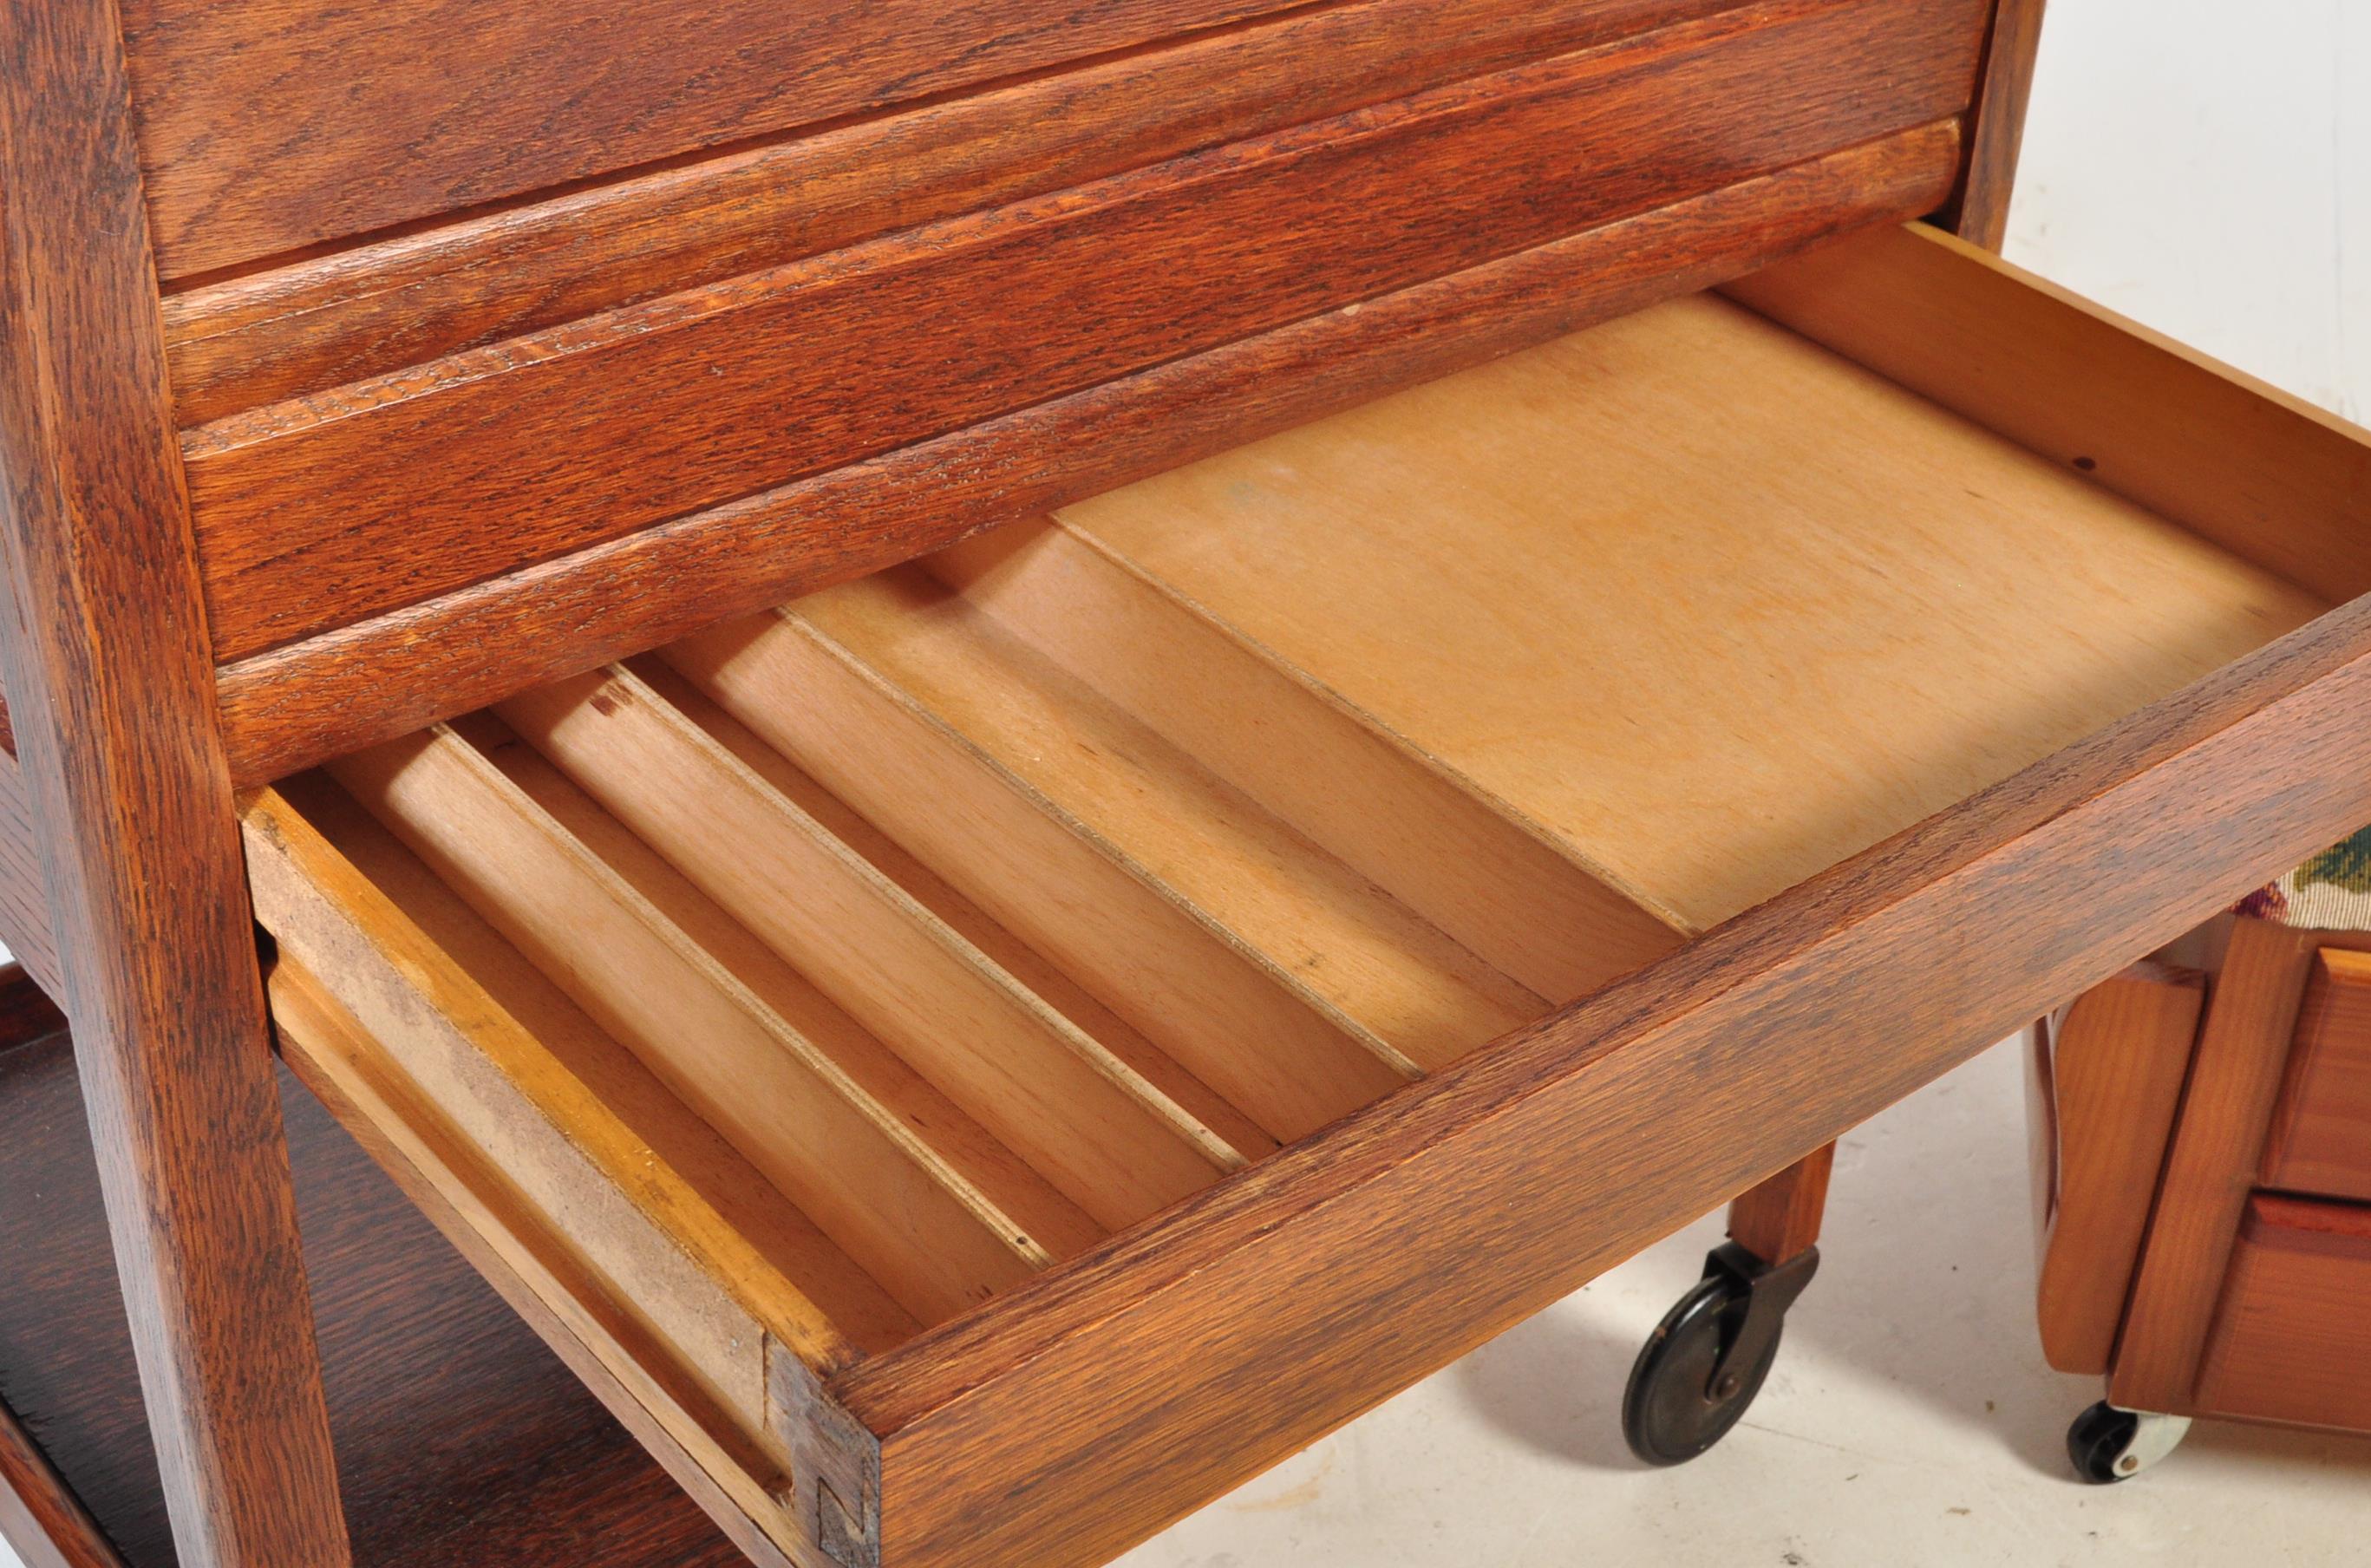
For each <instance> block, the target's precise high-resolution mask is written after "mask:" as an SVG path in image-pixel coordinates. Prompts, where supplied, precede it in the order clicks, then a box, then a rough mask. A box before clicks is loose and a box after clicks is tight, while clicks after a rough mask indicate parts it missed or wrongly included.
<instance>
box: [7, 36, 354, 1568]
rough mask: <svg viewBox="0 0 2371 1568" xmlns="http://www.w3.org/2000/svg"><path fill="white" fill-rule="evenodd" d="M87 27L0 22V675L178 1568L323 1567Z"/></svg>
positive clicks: (206, 766) (227, 797)
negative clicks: (1, 588) (2, 594)
mask: <svg viewBox="0 0 2371 1568" xmlns="http://www.w3.org/2000/svg"><path fill="white" fill-rule="evenodd" d="M121 50H122V40H121V36H120V33H119V31H118V27H117V20H116V16H115V11H114V7H113V6H112V5H110V4H104V3H91V4H77V5H71V6H6V7H5V8H0V60H5V61H6V62H7V68H6V70H5V71H0V190H5V191H6V199H5V202H0V345H5V347H0V567H5V575H6V584H7V594H6V600H7V603H6V606H5V608H0V616H5V622H0V673H4V674H5V683H6V688H7V690H8V692H9V693H10V695H11V696H12V697H13V698H15V713H14V717H15V721H16V730H17V734H16V739H17V755H18V758H19V760H20V762H21V764H22V774H23V780H24V785H25V791H24V793H25V797H26V801H27V804H28V806H29V816H30V818H31V820H32V821H33V822H35V823H38V824H40V834H39V851H40V859H41V863H42V870H43V882H44V885H45V887H46V889H47V892H48V904H49V908H50V912H51V917H52V918H51V922H50V930H51V935H52V939H53V940H54V942H55V950H56V952H57V956H58V960H59V969H60V972H61V974H60V977H61V979H62V980H63V982H64V986H63V989H64V998H65V1001H66V1004H67V1010H68V1012H69V1013H70V1014H71V1015H72V1016H73V1018H74V1020H75V1027H76V1030H77V1032H78V1038H77V1040H76V1046H77V1049H76V1053H75V1054H76V1058H77V1061H78V1063H79V1066H80V1069H81V1073H82V1078H83V1083H84V1089H85V1092H86V1095H87V1101H88V1109H89V1114H90V1120H91V1126H92V1130H93V1138H94V1142H95V1143H96V1145H97V1147H98V1156H99V1170H100V1176H101V1182H102V1184H103V1186H104V1189H105V1192H106V1195H107V1205H108V1212H109V1215H110V1219H111V1220H112V1222H113V1235H114V1239H115V1245H116V1251H117V1257H118V1260H119V1263H120V1268H121V1280H122V1284H123V1288H124V1294H125V1297H126V1300H127V1302H128V1304H129V1308H130V1312H131V1321H132V1324H133V1343H134V1346H135V1348H136V1352H137V1355H138V1360H139V1365H140V1373H141V1378H142V1384H143V1387H144V1388H145V1391H146V1394H147V1401H148V1407H149V1411H150V1413H151V1416H152V1418H153V1424H154V1426H155V1429H156V1443H157V1454H158V1458H159V1461H160V1462H161V1465H162V1467H163V1473H164V1476H165V1484H166V1490H167V1493H168V1496H169V1498H170V1499H171V1503H172V1507H173V1519H174V1528H175V1532H176V1535H177V1538H178V1541H179V1552H180V1559H181V1562H182V1563H183V1564H184V1565H185V1568H217V1565H221V1568H270V1565H274V1564H284V1565H286V1568H334V1565H337V1564H341V1563H343V1562H346V1561H347V1548H346V1540H345V1526H344V1520H343V1517H342V1516H341V1513H340V1510H339V1501H338V1484H337V1476H336V1470H335V1465H334V1462H333V1459H332V1457H331V1453H330V1429H329V1420H328V1412H327V1408H326V1406H325V1404H324V1402H323V1397H322V1391H321V1378H320V1366H319V1361H318V1357H317V1355H316V1353H315V1347H314V1339H313V1318H312V1312H311V1309H310V1306H309V1305H308V1302H307V1298H306V1286H305V1277H304V1271H303V1266H302V1260H301V1258H300V1256H299V1252H298V1246H297V1237H296V1213H295V1202H294V1200H293V1198H292V1197H291V1195H290V1192H289V1185H288V1181H289V1177H288V1155H287V1149H286V1146H285V1144H284V1142H283V1136H282V1130H281V1118H280V1104H279V1101H278V1098H277V1096H276V1095H275V1093H274V1091H273V1085H272V1057H271V1053H270V1048H269V1040H268V1036H267V1033H266V1029H265V1023H264V1014H263V995H262V987H261V985H260V981H259V979H258V976H257V972H256V957H255V936H254V928H253V926H252V924H251V923H250V920H249V914H248V905H247V889H246V881H245V877H244V874H243V872H242V870H241V868H240V864H239V851H238V838H237V824H236V823H235V822H234V821H233V819H232V815H231V790H230V777H229V770H228V767H227V766H226V762H225V758H224V755H223V750H222V745H221V741H220V738H219V736H218V735H217V733H216V730H215V722H214V672H213V664H212V661H211V660H210V659H209V658H208V657H207V654H206V648H207V633H206V627H205V621H204V617H203V616H202V613H201V609H200V600H199V590H198V578H197V571H196V568H195V564H194V561H193V559H192V556H191V536H190V532H189V522H188V508H187V503H186V498H185V496H184V494H183V490H182V483H181V471H180V464H179V453H178V451H177V450H176V447H175V444H174V440H173V432H172V421H171V417H170V404H169V395H168V391H167V389H166V382H165V365H164V340H163V332H162V329H161V327H160V325H159V321H158V317H157V302H156V277H155V274H154V271H152V269H151V264H150V259H149V251H148V231H147V228H146V225H145V212H144V202H143V196H142V191H141V187H140V180H139V172H138V169H137V167H136V166H135V164H134V162H133V148H132V145H131V128H130V121H129V119H128V115H127V108H126V87H125V82H124V77H123V61H122V54H121Z"/></svg>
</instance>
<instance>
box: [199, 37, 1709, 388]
mask: <svg viewBox="0 0 2371 1568" xmlns="http://www.w3.org/2000/svg"><path fill="white" fill-rule="evenodd" d="M1732 4H1734V0H1547V3H1542V0H1349V3H1347V4H1340V5H1333V6H1320V7H1317V8H1315V9H1301V10H1297V11H1291V12H1288V13H1286V14H1284V15H1281V16H1278V17H1272V18H1262V19H1261V20H1260V21H1259V23H1258V24H1257V25H1255V26H1250V27H1243V28H1227V29H1219V30H1216V31H1212V32H1205V33H1199V34H1196V35H1193V36H1192V37H1189V38H1186V39H1183V40H1176V41H1175V42H1174V43H1165V44H1163V45H1162V47H1159V48H1154V49H1148V50H1139V51H1133V52H1128V53H1125V54H1121V55H1117V56H1115V57H1111V58H1106V59H1103V60H1099V61H1095V62H1093V63H1087V64H1084V65H1081V66H1079V67H1077V68H1075V69H1070V70H1065V71H1059V72H1054V73H1050V74H1046V75H1034V76H1029V77H1025V78H1024V79H1022V80H1019V81H1015V82H1011V83H1007V84H1003V85H1000V86H992V87H990V88H988V89H986V90H983V91H980V92H977V93H972V94H968V95H966V96H963V97H957V98H941V99H937V100H933V101H931V102H930V103H927V104H923V105H920V106H917V107H913V108H910V109H906V110H896V111H893V112H889V113H885V114H881V115H876V116H871V117H866V118H861V119H858V120H855V121H850V122H848V123H845V124H841V125H838V126H834V127H831V128H827V129H826V130H822V131H818V132H815V133H811V134H804V135H797V136H793V137H792V138H790V139H788V140H784V141H777V142H769V143H766V144H761V145H758V146H756V147H750V148H745V149H739V150H734V151H728V152H724V153H722V154H720V155H718V156H714V157H710V158H703V159H701V160H700V161H697V162H694V163H689V164H681V163H677V164H670V165H667V166H665V167H662V168H659V169H656V170H653V171H651V172H648V173H644V174H641V175H636V176H632V177H629V178H623V179H616V180H613V181H610V182H608V183H606V184H601V185H596V186H595V187H593V188H591V189H589V190H573V191H569V192H566V193H563V194H561V195H558V196H552V197H549V198H546V199H543V200H538V201H535V202H529V203H527V204H526V205H523V206H507V207H504V208H502V209H500V210H498V211H495V212H492V213H483V214H481V215H480V216H477V217H474V218H464V219H461V220H459V221H457V222H453V223H446V224H439V225H434V226H432V227H429V228H425V229H422V230H418V231H416V232H408V233H404V234H401V235H399V236H393V237H390V238H387V239H383V240H379V241H376V242H373V243H368V244H363V245H357V246H353V247H351V248H345V249H341V250H337V251H334V252H332V253H330V254H328V255H324V256H320V257H317V258H314V259H309V260H306V261H301V262H298V263H295V264H294V265H290V266H285V267H277V268H272V269H270V270H267V271H254V272H244V273H240V274H238V275H237V276H233V277H230V278H226V279H222V280H219V281H216V282H210V283H203V284H201V285H199V286H195V287H191V288H189V289H187V290H184V291H182V292H180V293H179V294H174V295H172V296H170V297H169V298H168V299H167V301H166V304H165V327H166V333H167V337H168V340H169V342H170V344H171V349H172V364H173V391H174V397H175V399H176V402H177V404H178V406H179V410H180V417H181V421H182V423H183V424H185V425H191V424H202V423H206V422H210V421H214V420H217V419H220V418H222V417H223V416H224V415H226V414H233V413H237V412H239V411H241V410H242V409H251V408H257V407H260V406H261V405H263V404H267V403H274V402H280V401H283V400H285V399H287V398H294V397H297V396H300V395H302V394H305V393H309V392H318V391H321V390H324V389H326V388H328V387H331V386H338V385H339V384H341V383H342V382H348V381H355V380H360V379H362V378H364V377H365V376H369V375H377V374H380V373H382V372H386V371H389V370H396V369H400V368H401V367H402V366H404V365H407V364H419V363H425V362H427V361H430V360H434V359H436V358H438V357H439V356H441V355H445V354H449V353H454V352H458V351H460V350H462V349H467V348H473V347H476V346H478V345H480V344H482V343H489V342H493V341H496V340H501V339H503V338H511V337H516V336H518V335H520V334H522V333H526V332H531V331H534V330H536V329H539V328H544V327H550V326H554V325H557V324H559V323H561V322H563V321H569V320H573V319H574V318H576V317H583V316H588V315H591V314H592V313H594V312H595V311H597V310H606V309H610V308H614V307H616V306H620V305H627V304H630V303H632V302H634V301H635V300H639V299H645V298H649V297H651V296H653V295H654V294H667V293H673V292H676V291H678V290H682V289H686V288H690V287H693V286H695V285H698V284H701V283H710V282H718V281H721V280H723V279H725V278H729V277H734V276H736V275H738V274H740V273H744V272H752V271H758V270H759V269H761V268H766V267H772V266H779V265H781V263H783V262H785V261H791V260H794V259H797V258H799V257H801V256H811V255H815V254H816V253H818V252H822V251H827V250H830V249H833V248H837V247H839V246H844V245H849V244H852V243H854V242H855V241H857V240H860V239H864V238H868V237H871V236H876V235H881V234H886V233H890V232H892V231H894V230H897V229H904V228H910V227H912V226H914V225H917V224H921V223H927V222H930V221H931V220H933V219H938V218H944V217H950V216H953V215H954V214H955V213H964V212H972V211H976V210H977V209H979V208H981V207H985V206H990V205H994V204H996V203H999V202H1010V201H1012V200H1014V199H1016V198H1018V197H1021V196H1024V195H1028V194H1030V193H1032V192H1037V191H1047V190H1060V189H1062V188H1063V187H1065V186H1070V185H1076V184H1079V183H1081V182H1082V181H1085V180H1090V179H1100V178H1102V177H1104V176H1105V175H1110V174H1116V173H1118V172H1120V171H1121V170H1124V169H1128V168H1133V167H1139V166H1141V165H1144V164H1149V163H1153V162H1157V161H1159V160H1160V159H1162V158H1166V157H1174V156H1177V155H1179V154H1181V153H1185V152H1190V151H1192V150H1194V149H1195V148H1197V147H1204V146H1211V145H1215V144H1219V143H1222V142H1228V141H1236V140H1241V139H1242V138H1243V137H1245V136H1252V135H1256V134H1259V133H1263V132H1269V131H1275V130H1278V129H1280V128H1282V127H1284V126H1287V125H1291V124H1296V123H1298V122H1300V121H1307V120H1312V119H1317V118H1321V117H1323V116H1325V115H1328V114H1336V113H1339V112H1341V111H1343V110H1349V109H1354V108H1356V107H1358V106H1359V105H1360V104H1364V103H1372V102H1376V101H1379V100H1382V99H1386V98H1394V97H1397V96H1400V95H1403V94H1405V93H1409V92H1413V91H1416V90H1417V89H1418V88H1421V87H1423V86H1428V85H1431V84H1435V83H1439V82H1444V81H1449V80H1452V79H1454V78H1456V77H1458V76H1461V75H1480V74H1483V73H1486V72H1490V71H1496V70H1503V69H1505V68H1507V67H1508V66H1510V65H1514V64H1518V63H1521V62H1523V61H1525V60H1535V59H1541V58H1544V57H1547V56H1550V55H1554V54H1556V53H1560V52H1568V51H1571V50H1576V49H1581V48H1585V47H1588V46H1590V45H1592V44H1598V43H1602V42H1605V41H1607V40H1613V39H1618V38H1623V37H1625V36H1627V35H1629V34H1632V33H1636V32H1638V31H1641V30H1643V29H1647V28H1648V27H1651V26H1657V25H1662V24H1666V23H1670V22H1674V21H1680V20H1684V19H1686V18H1687V17H1691V16H1699V15H1704V14H1707V13H1710V12H1713V11H1717V10H1720V9H1723V8H1725V7H1726V6H1729V5H1732ZM1317 60H1322V61H1323V62H1324V72H1323V73H1322V74H1320V75H1313V74H1312V72H1311V70H1310V63H1311V62H1312V61H1317Z"/></svg>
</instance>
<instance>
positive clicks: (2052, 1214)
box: [2031, 963, 2206, 1374]
mask: <svg viewBox="0 0 2371 1568" xmlns="http://www.w3.org/2000/svg"><path fill="white" fill-rule="evenodd" d="M2205 994H2206V984H2205V978H2204V976H2203V975H2201V974H2197V973H2196V972H2194V971H2190V970H2177V969H2173V968H2170V967H2169V966H2167V965H2163V964H2157V963H2140V964H2135V965H2134V966H2133V967H2132V968H2130V969H2127V970H2125V971H2124V972H2122V974H2117V975H2115V976H2113V977H2112V978H2111V979H2108V980H2105V981H2102V982H2101V983H2100V984H2099V985H2097V986H2092V987H2091V988H2090V989H2089V990H2088V991H2086V992H2084V993H2083V995H2082V996H2081V997H2078V998H2076V1001H2075V1003H2074V1005H2073V1006H2072V1007H2070V1008H2069V1009H2067V1010H2066V1013H2065V1016H2064V1018H2063V1019H2061V1020H2059V1021H2058V1022H2057V1023H2056V1024H2055V1026H2054V1027H2053V1028H2052V1030H2051V1032H2050V1045H2049V1055H2048V1059H2047V1067H2048V1080H2047V1082H2048V1094H2049V1101H2050V1112H2051V1120H2050V1123H2049V1124H2047V1125H2037V1126H2036V1127H2034V1128H2033V1129H2032V1134H2031V1136H2034V1137H2035V1138H2037V1139H2040V1140H2041V1141H2042V1142H2043V1143H2044V1144H2045V1145H2046V1147H2045V1148H2044V1149H2042V1150H2041V1151H2038V1154H2037V1158H2038V1159H2041V1161H2042V1162H2043V1165H2044V1167H2045V1168H2046V1170H2048V1173H2049V1174H2048V1180H2047V1182H2045V1190H2044V1192H2043V1193H2041V1194H2040V1195H2041V1198H2042V1200H2043V1203H2042V1213H2041V1223H2042V1227H2043V1237H2044V1240H2043V1245H2042V1253H2041V1275H2040V1283H2039V1286H2038V1288H2037V1291H2036V1306H2035V1309H2036V1313H2037V1315H2038V1317H2039V1319H2040V1322H2041V1351H2042V1355H2044V1356H2046V1357H2047V1358H2048V1359H2049V1362H2050V1365H2051V1366H2054V1367H2056V1368H2057V1369H2058V1370H2059V1371H2061V1372H2075V1373H2085V1374H2098V1373H2104V1372H2106V1371H2107V1370H2108V1368H2109V1366H2110V1365H2111V1362H2112V1361H2113V1359H2114V1355H2115V1348H2116V1332H2117V1330H2118V1329H2119V1328H2121V1327H2122V1323H2123V1319H2124V1302H2125V1299H2126V1297H2127V1296H2128V1295H2129V1294H2130V1292H2131V1289H2132V1286H2133V1275H2134V1265H2135V1264H2136V1263H2137V1262H2139V1259H2140V1251H2141V1238H2142V1235H2143V1234H2144V1233H2145V1231H2146V1229H2147V1228H2148V1219H2149V1210H2150V1207H2151V1206H2152V1204H2153V1202H2154V1200H2155V1199H2156V1196H2157V1177H2158V1174H2159V1172H2160V1170H2162V1168H2163V1166H2164V1163H2165V1154H2166V1147H2167V1145H2168V1142H2169V1139H2170V1138H2171V1136H2172V1133H2173V1118H2174V1112H2175V1110H2176V1108H2177V1107H2178V1106H2179V1105H2180V1101H2181V1086H2182V1080H2183V1078H2185V1077H2186V1076H2187V1075H2188V1073H2189V1070H2190V1057H2191V1049H2192V1046H2193V1045H2195V1044H2196V1043H2197V1039H2198V1020H2199V1015H2200V1012H2201V1011H2202V1009H2203V1005H2204V1001H2205Z"/></svg>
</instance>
